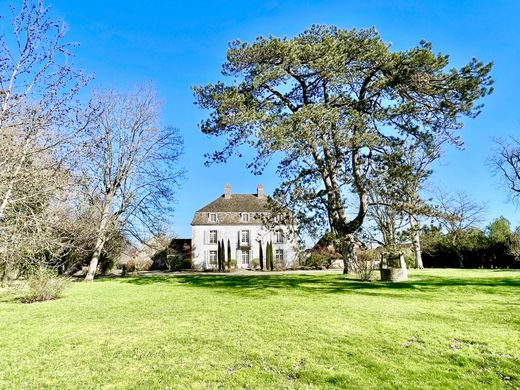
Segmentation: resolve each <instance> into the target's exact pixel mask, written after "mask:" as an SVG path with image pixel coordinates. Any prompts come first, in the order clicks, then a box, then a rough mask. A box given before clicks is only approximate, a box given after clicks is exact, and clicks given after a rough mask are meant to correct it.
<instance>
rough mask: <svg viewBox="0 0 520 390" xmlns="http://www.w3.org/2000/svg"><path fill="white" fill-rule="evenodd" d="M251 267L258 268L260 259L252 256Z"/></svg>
mask: <svg viewBox="0 0 520 390" xmlns="http://www.w3.org/2000/svg"><path fill="white" fill-rule="evenodd" d="M252 266H253V268H260V259H257V258H254V259H253V262H252Z"/></svg>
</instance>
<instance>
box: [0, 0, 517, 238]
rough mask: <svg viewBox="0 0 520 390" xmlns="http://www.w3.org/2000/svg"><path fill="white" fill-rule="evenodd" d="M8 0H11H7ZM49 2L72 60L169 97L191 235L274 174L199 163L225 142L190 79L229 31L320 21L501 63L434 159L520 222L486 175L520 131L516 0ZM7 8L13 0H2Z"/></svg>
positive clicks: (281, 29) (220, 56)
mask: <svg viewBox="0 0 520 390" xmlns="http://www.w3.org/2000/svg"><path fill="white" fill-rule="evenodd" d="M1 2H2V3H4V5H5V0H1ZM47 4H51V5H52V12H53V14H55V15H60V16H61V17H62V18H63V19H64V20H65V22H66V23H67V25H68V27H69V32H68V39H69V40H72V41H77V42H79V43H80V44H81V47H80V48H79V49H78V50H77V59H76V63H77V64H78V65H79V66H81V67H83V68H84V69H85V70H87V71H88V72H92V73H94V74H95V77H96V78H95V81H94V82H93V83H92V85H91V86H92V87H94V86H105V87H107V86H108V87H117V88H125V87H127V86H131V85H132V84H135V83H141V82H147V81H153V82H154V83H155V86H156V87H157V89H158V91H159V93H160V95H161V97H162V98H163V99H164V107H163V122H164V124H171V125H174V126H176V127H178V128H179V129H180V130H181V132H182V134H183V136H184V138H185V143H186V153H185V156H184V159H183V161H182V163H183V165H184V166H185V167H186V168H187V170H188V177H187V180H186V181H185V183H184V185H183V187H182V188H181V189H180V191H179V192H178V196H177V198H178V204H177V211H176V216H175V226H174V231H175V232H176V233H177V234H178V235H179V236H181V237H189V236H190V234H191V227H190V222H191V218H192V216H193V212H194V211H195V210H196V209H198V208H200V207H201V206H203V205H204V204H206V203H208V202H209V201H211V200H213V199H214V198H215V197H217V196H218V195H219V194H221V193H222V192H223V186H224V184H225V183H226V182H230V183H231V185H232V191H233V192H241V193H245V192H254V191H255V188H256V184H257V183H258V182H262V183H263V184H264V188H265V189H266V192H271V191H272V190H273V189H274V187H275V186H276V184H277V178H276V176H275V175H274V173H273V170H268V171H267V172H266V173H265V174H264V175H263V176H262V177H255V176H253V175H252V174H250V173H249V172H248V171H247V170H246V169H245V167H244V161H241V160H240V159H238V158H237V159H235V160H233V161H232V162H230V163H228V164H225V165H217V166H213V167H210V168H205V167H204V166H203V154H204V153H205V152H207V151H211V150H213V149H214V148H215V146H216V145H219V141H218V140H215V139H209V138H207V137H206V136H204V135H202V134H201V133H200V132H199V130H198V127H197V125H198V123H199V121H200V120H201V119H202V118H203V117H204V116H205V115H206V113H204V112H202V111H201V110H199V109H198V108H197V107H195V106H194V105H193V100H194V99H193V95H192V92H191V90H190V86H192V85H197V84H204V83H209V82H215V81H216V80H218V79H219V77H220V67H221V64H222V63H223V62H224V61H225V54H226V48H227V44H228V42H229V41H231V40H234V39H236V38H240V39H242V40H246V41H250V40H252V39H254V38H255V37H256V36H258V35H265V36H267V35H275V36H285V35H287V36H293V35H296V34H298V33H299V32H301V31H303V30H304V29H305V28H307V27H309V26H310V25H312V24H313V23H319V24H334V25H337V26H339V27H341V28H353V27H356V28H363V27H371V26H375V27H376V28H377V29H378V31H379V32H380V33H381V35H382V37H383V39H384V40H385V41H387V42H392V43H393V48H395V49H406V48H409V47H411V46H414V45H416V44H417V43H418V42H419V41H420V40H421V39H425V40H427V41H430V42H432V43H433V47H434V50H436V51H442V52H444V53H447V54H450V56H451V59H452V64H453V65H455V66H460V65H462V64H464V63H466V62H467V61H469V60H470V59H471V57H477V58H478V59H480V60H482V61H485V62H487V61H493V62H494V63H495V66H494V69H493V77H494V79H495V93H494V94H493V95H491V96H489V97H487V98H486V99H485V101H484V103H485V105H486V106H485V108H484V110H483V113H482V114H481V116H479V117H478V118H477V119H476V120H467V121H466V126H465V128H464V130H463V132H462V137H463V140H464V141H465V149H464V150H462V151H461V150H456V149H454V148H451V149H450V150H448V151H447V153H446V154H445V156H444V158H443V160H442V164H441V165H440V166H437V167H435V174H434V182H435V183H436V184H438V185H439V186H443V187H445V188H447V189H448V190H451V191H459V190H461V191H465V192H467V193H468V194H469V195H471V196H472V197H473V198H474V199H476V200H478V201H486V202H488V205H489V211H488V215H487V218H488V220H490V219H492V218H494V217H497V216H499V215H505V216H506V217H507V218H508V219H510V220H511V222H512V223H513V225H519V224H520V216H519V215H518V211H517V209H516V208H515V207H514V206H513V205H511V204H510V203H507V196H506V191H505V190H504V189H503V187H500V186H499V185H498V180H497V179H496V178H494V177H493V176H492V175H491V173H490V168H489V166H488V165H486V159H487V157H488V156H489V154H490V150H491V148H492V144H491V139H492V137H495V136H504V135H509V134H518V133H519V131H520V114H519V109H518V94H519V90H520V83H519V81H520V77H519V74H520V72H519V70H518V64H519V63H520V43H519V42H520V28H519V25H520V1H518V0H510V1H504V0H495V1H487V0H486V1H484V0H473V1H468V0H457V1H453V0H444V1H442V0H437V1H412V0H410V1H404V0H402V1H387V0H386V1H383V0H382V1H368V0H367V1H359V0H355V1H346V0H345V1H317V0H316V1H305V0H300V1H275V0H271V1H252V0H249V1H236V0H228V1H211V2H210V1H207V2H204V1H157V0H155V1H153V0H151V1H147V2H144V1H131V0H125V1H122V0H111V1H106V0H105V1H99V0H89V1H70V0H54V1H51V2H47ZM2 9H3V10H5V6H3V7H2Z"/></svg>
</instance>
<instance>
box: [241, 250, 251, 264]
mask: <svg viewBox="0 0 520 390" xmlns="http://www.w3.org/2000/svg"><path fill="white" fill-rule="evenodd" d="M240 258H241V260H242V265H249V261H250V260H251V256H250V255H249V251H242V254H241V255H240ZM244 259H246V261H245V262H244Z"/></svg>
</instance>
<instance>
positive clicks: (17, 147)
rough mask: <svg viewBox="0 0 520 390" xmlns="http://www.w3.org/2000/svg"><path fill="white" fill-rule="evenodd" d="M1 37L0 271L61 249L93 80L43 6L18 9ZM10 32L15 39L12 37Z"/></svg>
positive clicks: (26, 0) (35, 3)
mask: <svg viewBox="0 0 520 390" xmlns="http://www.w3.org/2000/svg"><path fill="white" fill-rule="evenodd" d="M10 13H11V18H10V21H11V26H10V27H9V26H8V24H7V23H9V18H7V19H2V20H1V21H2V22H4V21H5V23H6V25H5V29H3V30H4V31H5V33H4V34H2V35H0V263H1V264H0V265H1V268H2V272H3V273H4V275H5V272H6V270H7V269H8V268H15V269H16V268H17V267H19V266H20V265H21V262H23V261H29V262H30V261H36V259H37V258H38V257H39V256H41V254H42V252H45V253H46V254H47V255H46V256H47V257H48V256H50V254H52V253H61V249H60V250H55V249H56V248H59V247H60V245H61V241H60V238H59V236H58V235H56V234H57V231H58V230H59V220H58V219H56V218H55V217H54V216H55V215H56V213H55V212H56V210H57V209H59V208H60V207H59V206H58V205H59V204H60V201H58V199H63V197H64V196H65V194H66V191H65V186H66V185H68V184H70V183H69V182H68V177H67V176H68V174H67V172H66V170H65V169H64V164H63V163H64V158H65V157H66V156H67V151H68V148H67V147H66V146H67V143H68V141H70V140H71V139H72V138H73V136H74V135H75V134H76V133H77V131H78V127H77V125H76V121H75V119H76V115H75V114H76V113H77V105H76V101H75V97H76V96H77V93H78V91H79V90H80V88H81V87H83V86H84V85H85V84H86V83H87V81H88V78H87V77H85V76H84V75H83V73H82V71H81V70H76V69H75V68H74V66H73V64H72V61H71V60H72V53H71V50H72V48H73V47H74V46H75V45H74V44H71V43H67V42H64V33H65V26H64V24H63V23H62V22H61V21H60V20H56V19H53V18H51V17H50V16H49V9H48V8H47V7H44V5H43V2H42V1H30V0H23V1H22V2H21V8H20V9H15V7H11V8H10ZM9 29H10V31H11V32H10V33H7V31H9Z"/></svg>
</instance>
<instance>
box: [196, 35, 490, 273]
mask: <svg viewBox="0 0 520 390" xmlns="http://www.w3.org/2000/svg"><path fill="white" fill-rule="evenodd" d="M447 66H448V56H445V55H442V54H437V55H436V54H434V53H433V52H432V49H431V44H429V43H427V42H421V43H420V45H419V46H417V47H414V48H412V49H410V50H406V51H391V50H390V45H388V44H386V43H385V42H383V41H382V39H381V37H380V36H379V34H378V33H377V32H376V30H375V29H369V30H350V31H349V30H342V29H339V28H336V27H327V26H312V27H311V28H310V29H308V30H306V31H304V32H303V33H302V34H300V35H298V36H296V37H294V38H291V39H289V38H282V39H280V38H275V37H269V38H264V37H259V38H257V39H256V40H255V41H254V42H253V43H251V44H248V43H244V42H241V41H239V40H237V41H234V42H232V43H231V44H230V47H229V50H228V52H227V62H226V63H225V64H224V66H223V75H224V76H227V77H230V78H231V79H232V82H231V83H229V84H225V83H223V82H218V83H216V84H209V85H206V86H202V87H196V88H195V96H196V103H197V104H198V105H199V106H200V107H201V108H204V109H208V110H210V115H209V118H208V119H207V120H205V121H203V122H202V123H201V129H202V131H203V132H204V133H206V134H210V135H214V136H226V137H227V142H226V144H225V146H224V148H223V149H221V150H217V151H215V152H214V153H211V154H207V155H206V156H207V163H212V162H225V161H227V160H228V158H230V157H231V156H232V155H233V154H235V153H238V154H240V153H241V147H242V146H244V145H246V146H248V147H252V148H254V149H256V152H257V153H256V156H255V157H253V159H252V161H250V162H249V164H248V167H249V168H250V169H251V170H252V171H253V172H254V173H259V172H261V171H262V170H263V169H264V168H265V166H266V165H267V164H268V163H269V161H271V160H272V159H273V158H274V157H275V156H278V161H279V164H278V170H277V172H278V174H279V175H280V177H281V179H282V183H281V184H280V186H279V187H278V189H277V190H275V192H274V196H275V199H276V200H277V201H278V202H279V203H280V204H281V205H282V206H284V207H287V208H289V209H291V210H292V212H293V215H294V216H296V217H297V218H298V219H299V222H300V223H299V225H300V226H302V227H305V228H307V229H308V230H309V231H310V232H316V230H318V229H320V228H321V229H323V228H324V227H325V226H326V225H329V226H330V230H331V231H332V232H333V234H334V235H335V237H336V240H337V246H338V248H340V250H341V253H342V254H343V258H344V261H345V267H344V270H345V272H347V271H348V263H349V259H354V258H355V245H356V240H355V236H354V234H355V233H356V231H357V230H358V229H359V228H360V227H361V226H362V224H363V221H364V219H365V215H366V213H367V209H368V203H369V200H368V194H367V190H368V182H367V179H366V178H367V177H368V174H369V172H370V170H371V165H372V162H373V161H374V158H375V157H376V156H377V155H380V154H381V153H384V152H385V150H386V149H387V146H388V145H389V143H396V142H400V141H401V142H402V140H403V138H405V137H414V138H415V139H416V140H417V142H419V143H421V142H430V140H431V138H436V137H439V136H443V137H446V138H448V139H450V140H452V141H454V142H455V141H458V138H457V135H456V134H455V131H456V130H458V129H459V128H460V127H461V126H462V123H461V117H462V116H469V117H475V116H476V115H477V114H478V113H479V111H480V106H477V105H475V102H476V100H478V99H479V98H481V97H483V96H485V95H486V94H488V93H489V92H491V84H492V80H491V78H490V76H489V72H490V69H491V64H483V63H481V62H479V61H477V60H476V59H473V60H471V61H470V62H469V63H468V64H467V65H465V66H463V67H462V68H460V69H455V68H451V69H447Z"/></svg>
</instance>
